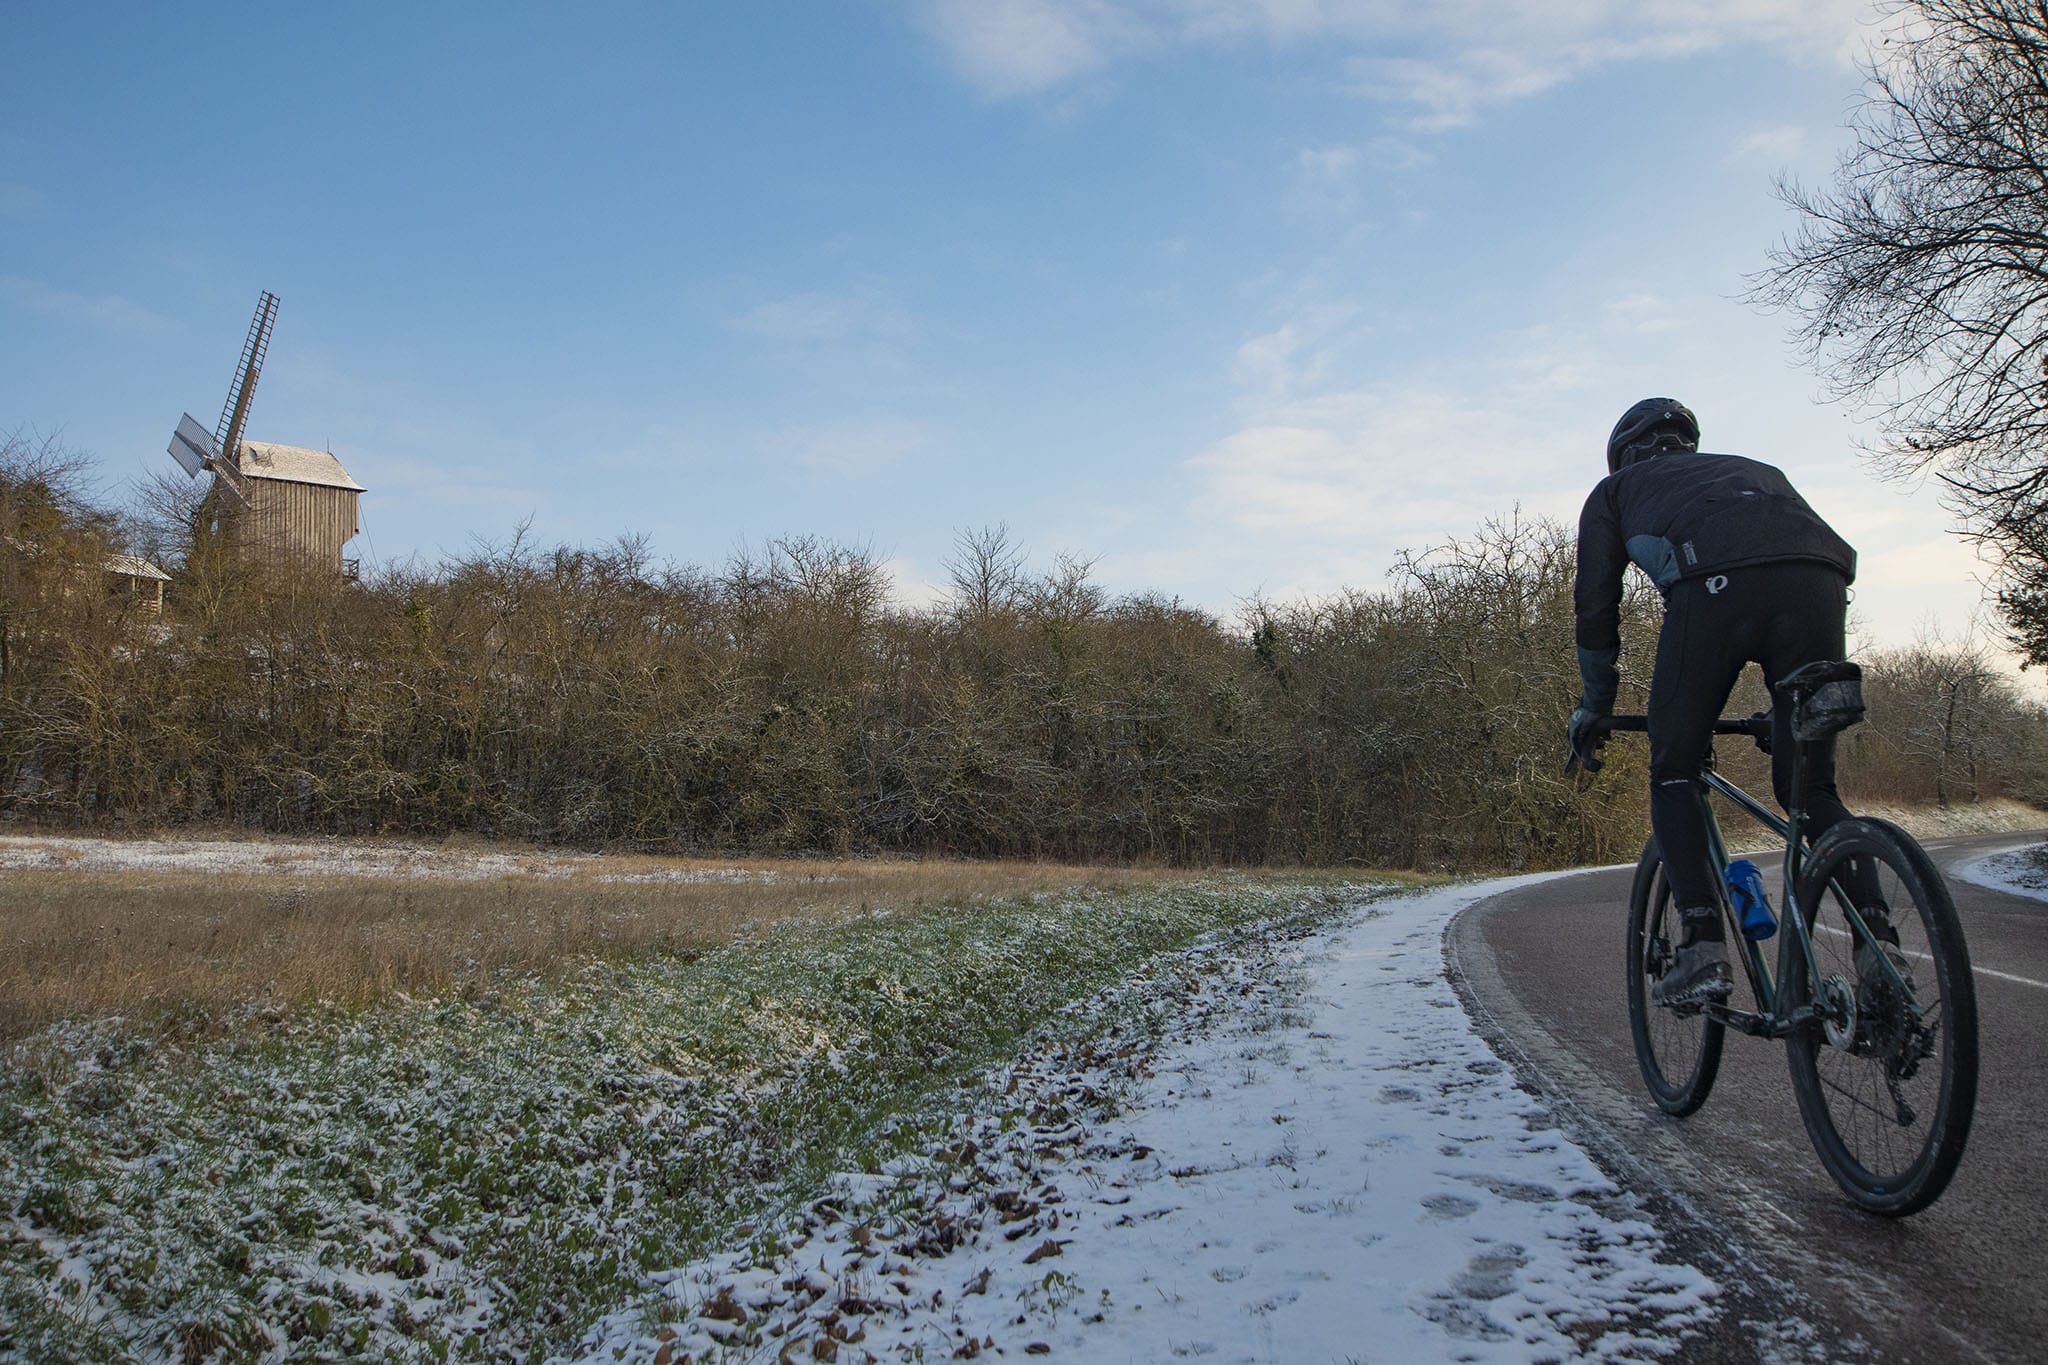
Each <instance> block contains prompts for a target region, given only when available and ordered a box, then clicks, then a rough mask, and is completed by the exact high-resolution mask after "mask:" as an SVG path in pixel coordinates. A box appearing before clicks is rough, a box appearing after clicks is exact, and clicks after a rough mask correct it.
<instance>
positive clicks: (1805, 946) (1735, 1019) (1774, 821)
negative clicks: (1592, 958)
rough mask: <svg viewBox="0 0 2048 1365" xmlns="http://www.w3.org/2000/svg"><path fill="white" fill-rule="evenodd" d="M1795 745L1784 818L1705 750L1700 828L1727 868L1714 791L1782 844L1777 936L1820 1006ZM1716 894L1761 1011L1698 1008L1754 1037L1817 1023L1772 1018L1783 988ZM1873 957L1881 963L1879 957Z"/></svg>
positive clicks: (1626, 720) (1853, 915)
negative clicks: (1790, 947) (1805, 897)
mask: <svg viewBox="0 0 2048 1365" xmlns="http://www.w3.org/2000/svg"><path fill="white" fill-rule="evenodd" d="M1767 723H1768V722H1766V721H1762V720H1761V719H1759V718H1756V717H1752V718H1750V719H1747V720H1726V719H1724V720H1717V721H1715V722H1714V733H1715V734H1716V735H1748V736H1750V737H1751V738H1753V739H1754V738H1759V737H1760V736H1761V734H1762V733H1763V731H1762V730H1761V728H1760V727H1761V726H1762V725H1764V724H1767ZM1609 725H1610V728H1612V729H1616V730H1622V729H1627V730H1635V729H1643V730H1647V729H1648V728H1649V725H1648V718H1647V717H1640V716H1615V717H1612V718H1611V720H1610V722H1609ZM1794 743H1795V744H1796V745H1797V747H1796V749H1795V750H1794V752H1793V755H1792V771H1791V774H1790V777H1791V787H1792V792H1793V800H1792V805H1791V807H1790V808H1789V809H1788V811H1787V812H1786V814H1784V815H1782V816H1781V815H1779V814H1778V813H1777V812H1776V811H1774V810H1772V809H1770V808H1769V807H1768V806H1766V805H1764V804H1763V803H1762V802H1761V801H1758V800H1757V799H1756V798H1755V797H1753V796H1751V795H1750V794H1749V793H1748V792H1746V791H1744V790H1743V789H1742V788H1740V787H1738V786H1736V785H1735V784H1734V783H1733V782H1731V781H1729V780H1728V779H1727V778H1726V777H1723V776H1722V775H1721V773H1720V772H1719V771H1718V770H1717V769H1716V768H1715V767H1714V754H1713V750H1712V749H1711V748H1710V749H1709V750H1708V751H1707V756H1706V759H1705V761H1704V762H1702V763H1701V765H1700V775H1699V781H1700V788H1699V801H1700V814H1701V816H1702V818H1704V819H1705V821H1706V823H1707V845H1708V848H1709V849H1710V851H1711V852H1712V854H1713V859H1714V866H1715V867H1716V868H1717V869H1725V868H1726V867H1727V866H1728V844H1727V841H1726V839H1725V838H1724V837H1723V836H1722V833H1721V822H1720V821H1719V820H1718V819H1717V818H1716V817H1715V815H1714V806H1713V802H1712V800H1711V799H1710V797H1709V795H1708V793H1709V792H1710V791H1712V792H1719V793H1720V794H1721V795H1722V796H1723V797H1725V798H1726V799H1727V800H1728V801H1729V802H1730V803H1731V804H1732V805H1734V806H1735V807H1737V808H1738V809H1740V810H1742V811H1744V812H1745V813H1747V814H1748V815H1749V816H1750V817H1751V818H1752V819H1754V820H1755V821H1757V823H1759V824H1761V825H1763V826H1764V828H1766V829H1768V830H1770V831H1771V832H1772V833H1774V834H1776V835H1777V836H1778V837H1779V838H1781V839H1783V840H1784V841H1785V859H1784V867H1783V870H1782V876H1781V879H1780V885H1779V892H1778V904H1779V907H1780V923H1779V926H1778V932H1779V933H1781V934H1782V933H1791V934H1797V935H1798V936H1799V946H1800V948H1801V950H1802V951H1801V958H1802V960H1803V961H1804V962H1805V963H1806V970H1807V973H1808V975H1809V978H1810V983H1809V984H1810V985H1811V987H1812V989H1811V990H1809V991H1808V993H1807V999H1808V1000H1809V1001H1819V1000H1822V999H1825V998H1826V993H1825V991H1824V990H1823V989H1822V987H1823V982H1822V981H1821V979H1820V965H1819V964H1820V955H1819V954H1818V953H1816V952H1815V951H1814V946H1813V929H1812V926H1811V925H1810V924H1808V923H1807V917H1806V912H1805V910H1804V908H1803V907H1801V905H1800V904H1799V895H1798V887H1799V878H1800V872H1801V869H1802V867H1803V866H1804V864H1805V860H1806V855H1807V853H1808V852H1810V849H1809V847H1808V844H1807V839H1806V809H1805V806H1804V803H1803V801H1802V800H1801V794H1802V793H1803V792H1804V791H1805V789H1806V762H1807V747H1806V743H1805V742H1803V741H1796V740H1795V741H1794ZM1829 888H1830V890H1831V891H1833V892H1834V894H1835V898H1836V900H1837V901H1838V902H1839V903H1840V904H1841V907H1842V911H1843V915H1844V917H1845V918H1846V919H1848V920H1849V921H1850V933H1851V934H1852V935H1854V936H1855V937H1856V938H1857V939H1858V940H1870V938H1871V933H1870V929H1869V926H1868V925H1867V924H1865V923H1864V920H1863V916H1862V914H1861V913H1860V912H1859V911H1858V909H1857V908H1856V905H1855V903H1854V898H1853V897H1851V896H1850V895H1848V894H1847V892H1846V891H1845V890H1844V888H1843V887H1842V886H1841V884H1840V883H1839V882H1830V883H1829ZM1719 895H1720V901H1721V915H1722V919H1723V921H1724V922H1725V923H1726V925H1727V928H1728V931H1729V932H1730V933H1731V934H1732V936H1733V939H1734V941H1735V942H1737V943H1740V944H1741V945H1742V949H1743V950H1742V952H1741V953H1740V954H1738V956H1739V957H1740V959H1741V962H1742V969H1743V972H1744V974H1745V975H1746V976H1747V977H1748V978H1749V985H1750V989H1751V991H1752V992H1754V994H1755V996H1756V1000H1757V1003H1758V1004H1759V1005H1760V1006H1761V1009H1760V1010H1744V1009H1737V1008H1735V1007H1733V1006H1731V1005H1727V1004H1708V1005H1705V1006H1703V1007H1702V1009H1703V1012H1704V1013H1706V1014H1707V1016H1708V1017H1710V1018H1712V1019H1714V1020H1716V1021H1718V1022H1720V1023H1723V1024H1726V1025H1728V1026H1729V1027H1731V1028H1735V1029H1739V1030H1741V1031H1742V1032H1744V1033H1747V1034H1750V1035H1752V1036H1754V1037H1759V1038H1784V1037H1786V1036H1788V1035H1789V1034H1791V1033H1793V1032H1794V1031H1796V1030H1797V1029H1799V1028H1802V1027H1804V1026H1805V1025H1806V1024H1808V1023H1810V1022H1812V1021H1813V1020H1814V1019H1815V1018H1816V1017H1818V1010H1817V1009H1816V1007H1815V1006H1814V1005H1813V1004H1807V1005H1805V1006H1802V1007H1801V1008H1800V1009H1799V1011H1798V1012H1797V1013H1795V1014H1792V1015H1781V1014H1779V1012H1778V1006H1779V988H1780V986H1781V985H1782V984H1783V983H1781V982H1780V981H1778V980H1777V978H1776V977H1775V976H1774V975H1773V974H1772V971H1771V968H1770V965H1769V964H1768V963H1767V962H1765V961H1764V953H1763V948H1762V947H1761V946H1760V945H1759V943H1758V941H1757V940H1755V939H1752V938H1750V937H1749V936H1748V935H1746V934H1744V933H1743V932H1742V926H1741V924H1740V923H1739V922H1738V921H1737V920H1736V918H1735V912H1734V909H1733V907H1732V906H1730V905H1729V903H1728V894H1727V890H1726V883H1725V881H1722V882H1721V885H1720V887H1719ZM1880 958H1881V959H1882V955H1880ZM1883 960H1884V967H1883V970H1884V971H1885V972H1886V973H1887V974H1888V975H1890V976H1891V978H1892V981H1893V984H1894V985H1896V986H1899V987H1900V988H1901V989H1902V991H1904V993H1905V995H1906V998H1907V999H1908V1000H1909V1002H1910V1004H1909V1008H1910V1009H1912V1011H1913V1013H1914V1015H1915V1016H1916V1017H1918V1016H1919V1015H1921V1014H1922V1013H1923V1012H1924V1011H1923V1009H1922V1007H1921V1005H1920V1003H1919V1001H1918V1000H1917V999H1915V998H1914V997H1913V993H1912V992H1911V991H1910V990H1905V987H1904V983H1903V982H1902V981H1901V980H1900V978H1899V975H1898V973H1897V971H1896V970H1895V969H1894V968H1893V966H1892V964H1891V962H1890V961H1889V960H1888V959H1883Z"/></svg>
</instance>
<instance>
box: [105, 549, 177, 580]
mask: <svg viewBox="0 0 2048 1365" xmlns="http://www.w3.org/2000/svg"><path fill="white" fill-rule="evenodd" d="M100 567H101V568H103V569H105V570H106V571H107V572H108V573H119V574H127V575H128V576H129V577H130V578H154V579H158V580H160V581H162V582H165V583H168V582H170V581H171V576H170V575H169V574H167V573H165V572H164V571H163V570H162V569H159V568H158V567H157V566H156V565H154V564H152V563H150V562H149V561H148V560H146V559H144V558H142V557H141V556H139V555H108V556H107V557H106V559H105V560H104V561H103V562H102V563H101V564H100Z"/></svg>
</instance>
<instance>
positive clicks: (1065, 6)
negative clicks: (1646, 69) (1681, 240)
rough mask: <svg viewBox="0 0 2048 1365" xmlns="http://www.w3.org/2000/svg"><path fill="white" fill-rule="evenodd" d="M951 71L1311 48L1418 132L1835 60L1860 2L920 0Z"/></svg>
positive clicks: (1060, 77) (998, 72) (1033, 70)
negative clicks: (1510, 109) (1608, 92)
mask: <svg viewBox="0 0 2048 1365" xmlns="http://www.w3.org/2000/svg"><path fill="white" fill-rule="evenodd" d="M923 7H924V14H925V17H926V24H927V27H928V28H929V29H930V31H931V32H932V33H933V35H934V36H935V37H936V38H937V39H938V41H939V43H940V45H941V47H942V48H943V49H944V51H945V52H946V54H947V56H948V57H949V58H950V59H951V61H952V63H953V65H954V66H955V68H956V69H957V70H958V71H959V72H960V73H961V75H962V76H963V77H965V78H966V79H967V80H968V81H969V82H971V83H972V84H973V85H975V86H976V88H978V89H980V90H981V91H982V92H983V93H985V94H987V95H989V96H991V97H993V98H1012V97H1016V96H1020V95H1032V94H1037V93H1040V92H1043V91H1047V90H1051V89H1053V88H1055V87H1057V86H1060V85H1062V84H1065V83H1067V82H1069V81H1073V80H1075V79H1077V78H1079V77H1081V76H1084V75H1088V74H1092V73H1096V72H1100V71H1102V70H1104V69H1106V68H1108V67H1109V66H1111V65H1112V64H1113V63H1115V62H1117V61H1119V60H1123V59H1127V58H1130V57H1132V56H1136V55H1140V54H1145V53H1149V52H1155V51H1161V50H1168V49H1171V48H1173V47H1176V46H1187V45H1193V44H1204V45H1221V44H1233V43H1251V42H1261V43H1265V44H1268V45H1274V46H1280V45H1289V44H1310V43H1313V44H1317V45H1318V46H1320V47H1322V48H1326V49H1329V50H1331V51H1333V52H1336V53H1338V54H1339V55H1340V56H1341V57H1342V58H1343V59H1344V61H1345V65H1346V67H1347V70H1348V74H1349V76H1350V78H1351V80H1352V81H1353V83H1354V85H1355V87H1356V88H1357V89H1358V91H1359V92H1360V93H1362V94H1366V95H1369V96H1371V97H1374V98H1377V99H1383V100H1388V101H1391V102H1394V103H1396V104H1398V105H1401V106H1403V107H1405V108H1407V109H1408V110H1409V111H1410V115H1411V117H1410V119H1409V121H1410V122H1411V123H1412V124H1413V125H1414V126H1415V127H1418V128H1422V129H1438V128H1445V127H1451V126H1455V125H1458V124H1461V123H1467V122H1470V121H1471V120H1472V119H1474V118H1475V117H1477V116H1478V115H1479V114H1480V113H1481V112H1483V111H1484V110H1486V109H1489V108H1493V107H1496V106H1499V105H1501V104H1505V103H1509V102H1511V101H1513V100H1517V99H1522V98H1526V97H1528V96H1530V95H1534V94H1538V93H1541V92H1542V91H1544V90H1548V89H1550V88H1552V87H1553V86H1556V85H1558V84H1560V83H1562V82H1564V81H1568V80H1571V79H1574V78H1575V77H1577V76H1580V75H1582V74H1584V73H1586V72H1588V71H1591V70H1593V69H1595V68H1598V67H1601V66H1606V65H1610V64H1613V63H1618V62H1626V61H1644V60H1656V59H1660V58H1669V57H1678V56H1684V55H1687V54H1691V53H1696V52H1702V51H1707V50H1711V49H1714V48H1720V47H1727V46H1731V45H1735V44H1756V45H1760V46H1765V47H1769V48H1772V49H1774V50H1777V51H1780V52H1784V53H1787V54H1789V55H1791V56H1793V57H1795V58H1797V59H1802V60H1816V61H1842V60H1845V59H1847V58H1849V57H1852V56H1854V55H1856V54H1857V53H1859V52H1860V51H1861V50H1862V46H1863V43H1864V42H1865V41H1866V39H1867V37H1868V35H1869V34H1870V33H1871V32H1872V31H1873V30H1871V29H1870V28H1869V27H1868V24H1869V14H1868V11H1869V6H1868V4H1867V3H1865V0H1800V2H1799V3H1787V0H1546V3H1544V4H1542V5H1515V4H1508V3H1503V0H1433V2H1432V3H1430V4H1427V5H1423V4H1416V3H1413V0H923Z"/></svg>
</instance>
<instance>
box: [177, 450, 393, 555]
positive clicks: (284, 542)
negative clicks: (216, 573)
mask: <svg viewBox="0 0 2048 1365" xmlns="http://www.w3.org/2000/svg"><path fill="white" fill-rule="evenodd" d="M237 453H238V457H239V458H237V460H236V461H235V470H236V475H237V477H236V478H235V479H234V481H233V483H234V490H233V491H230V490H227V489H223V488H222V487H220V484H219V481H218V479H216V482H215V486H214V488H213V490H212V492H211V493H210V494H209V495H208V502H209V504H210V509H209V510H210V511H211V512H212V514H213V518H214V520H215V523H216V524H217V525H218V526H219V527H220V530H221V533H222V534H223V535H224V536H226V537H227V538H228V540H229V541H230V543H232V544H234V545H235V546H236V547H237V548H239V549H240V550H241V551H242V552H243V553H245V554H248V555H251V556H253V557H255V558H259V559H265V560H276V559H279V558H285V557H289V558H291V559H293V560H297V561H299V562H300V563H302V564H305V565H307V566H318V567H322V568H326V569H330V570H332V571H334V572H335V573H344V572H347V571H348V569H349V567H350V565H349V563H348V561H346V560H345V559H344V558H343V556H342V550H343V547H344V546H346V545H347V544H348V542H349V541H350V540H352V539H353V538H354V537H355V534H356V531H357V530H358V529H359V526H358V522H357V502H358V500H359V499H360V498H361V497H362V495H363V486H362V485H361V484H359V483H357V482H356V481H355V480H354V479H352V478H350V477H349V475H348V471H347V470H345V469H343V468H342V467H341V461H339V460H337V459H335V458H334V456H333V455H332V454H330V453H329V452H327V451H324V450H306V449H304V448H302V447H300V446H282V445H273V444H271V443H269V442H265V441H243V442H242V443H241V449H240V451H239V452H237ZM236 492H239V493H240V495H241V496H240V497H239V498H238V497H236V496H235V493H236Z"/></svg>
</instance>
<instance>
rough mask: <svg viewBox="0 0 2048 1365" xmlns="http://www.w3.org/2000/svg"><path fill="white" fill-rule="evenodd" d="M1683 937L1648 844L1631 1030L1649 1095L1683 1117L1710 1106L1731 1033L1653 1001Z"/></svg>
mask: <svg viewBox="0 0 2048 1365" xmlns="http://www.w3.org/2000/svg"><path fill="white" fill-rule="evenodd" d="M1678 938H1679V924H1678V909H1677V907H1676V906H1674V905H1673V904H1672V903H1671V888H1670V887H1669V886H1668V885H1666V883H1665V881H1664V857H1663V854H1662V853H1661V852H1660V851H1659V850H1658V847H1657V841H1656V839H1655V838H1654V837H1653V838H1652V839H1651V840H1650V841H1649V842H1648V843H1646V844H1644V845H1643V856H1642V858H1641V859H1639V860H1638V861H1637V863H1636V879H1635V885H1634V886H1633V887H1631V888H1630V890H1629V895H1628V1027H1629V1033H1630V1034H1631V1035H1632V1036H1633V1037H1634V1039H1635V1044H1636V1062H1637V1064H1638V1065H1639V1066H1641V1067H1642V1069H1643V1083H1644V1084H1645V1085H1647V1086H1648V1087H1649V1088H1650V1097H1651V1098H1652V1099H1654V1100H1656V1101H1657V1107H1658V1108H1659V1109H1662V1110H1663V1111H1664V1112H1665V1113H1667V1114H1671V1115H1675V1116H1677V1117H1679V1118H1683V1117H1685V1116H1686V1115H1687V1114H1690V1113H1692V1112H1693V1110H1695V1109H1697V1108H1699V1107H1700V1106H1701V1105H1703V1104H1705V1103H1706V1102H1707V1094H1708V1092H1709V1091H1711V1090H1712V1089H1713V1088H1714V1077H1715V1075H1716V1074H1717V1073H1719V1071H1720V1069H1721V1045H1722V1043H1723V1041H1725V1035H1726V1033H1727V1030H1726V1028H1724V1027H1723V1026H1722V1025H1721V1024H1720V1023H1718V1022H1716V1021H1715V1020H1713V1019H1710V1018H1708V1017H1707V1016H1706V1014H1705V1013H1703V1012H1702V1011H1701V1010H1700V1008H1699V1006H1697V1005H1692V1006H1682V1005H1681V1006H1671V1005H1659V1004H1657V1003H1656V1002H1655V1001H1653V1000H1652V999H1651V998H1650V987H1651V986H1652V985H1654V984H1655V983H1656V981H1657V978H1659V977H1661V976H1662V975H1664V973H1665V972H1666V971H1669V970H1670V968H1671V962H1672V959H1673V957H1674V956H1675V955H1676V954H1677V952H1678Z"/></svg>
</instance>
